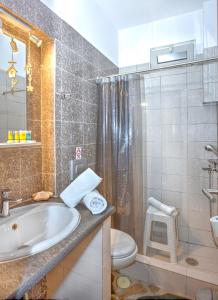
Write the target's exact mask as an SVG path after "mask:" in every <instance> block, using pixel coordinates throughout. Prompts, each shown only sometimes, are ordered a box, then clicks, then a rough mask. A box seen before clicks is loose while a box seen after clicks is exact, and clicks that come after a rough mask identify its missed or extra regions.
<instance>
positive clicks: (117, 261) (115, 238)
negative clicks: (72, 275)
mask: <svg viewBox="0 0 218 300" xmlns="http://www.w3.org/2000/svg"><path fill="white" fill-rule="evenodd" d="M137 252H138V247H137V245H136V242H135V241H134V239H133V238H132V237H131V236H130V235H128V234H127V233H125V232H123V231H120V230H117V229H111V258H112V267H113V269H116V270H119V269H122V268H125V267H127V266H129V265H130V264H132V263H133V262H134V261H135V257H136V254H137Z"/></svg>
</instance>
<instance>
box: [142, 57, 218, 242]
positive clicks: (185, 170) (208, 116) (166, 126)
mask: <svg viewBox="0 0 218 300" xmlns="http://www.w3.org/2000/svg"><path fill="white" fill-rule="evenodd" d="M210 67H211V68H214V69H215V70H218V64H217V63H213V64H210ZM205 68H208V66H206V65H205V66H204V67H203V66H202V65H199V66H191V67H183V68H179V69H171V70H168V71H162V72H156V73H151V74H149V75H145V103H144V104H145V105H146V106H144V107H143V120H144V135H143V139H144V172H146V174H147V177H146V181H145V193H146V198H147V197H148V196H154V197H157V199H159V200H161V201H163V202H164V203H166V204H169V205H174V206H176V207H177V208H178V210H179V237H180V240H182V241H188V242H190V243H194V244H200V245H204V246H211V247H213V246H214V244H213V241H212V236H211V234H210V222H209V217H210V216H209V201H208V200H207V199H206V198H205V196H204V195H203V194H202V191H201V190H202V188H204V187H208V173H207V172H205V171H203V170H202V167H207V165H208V162H207V159H208V158H212V157H214V156H213V155H212V154H211V153H208V152H206V151H205V150H204V146H205V145H206V144H212V145H214V146H215V147H216V146H217V106H216V104H210V105H209V104H207V105H204V104H203V100H204V95H205V93H206V90H205V89H204V86H203V77H204V76H205V75H204V74H205V72H204V69H205ZM208 97H209V95H208ZM215 177H216V175H215ZM216 180H217V179H216V178H214V184H215V187H217V181H216Z"/></svg>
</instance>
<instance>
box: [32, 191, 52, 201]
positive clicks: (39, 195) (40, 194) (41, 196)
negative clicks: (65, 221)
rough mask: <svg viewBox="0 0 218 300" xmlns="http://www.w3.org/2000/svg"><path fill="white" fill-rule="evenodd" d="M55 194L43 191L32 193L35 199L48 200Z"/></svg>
mask: <svg viewBox="0 0 218 300" xmlns="http://www.w3.org/2000/svg"><path fill="white" fill-rule="evenodd" d="M52 196H53V193H52V192H45V191H41V192H38V193H35V194H33V195H32V198H33V200H34V201H43V200H44V201H46V200H48V199H49V198H51V197H52Z"/></svg>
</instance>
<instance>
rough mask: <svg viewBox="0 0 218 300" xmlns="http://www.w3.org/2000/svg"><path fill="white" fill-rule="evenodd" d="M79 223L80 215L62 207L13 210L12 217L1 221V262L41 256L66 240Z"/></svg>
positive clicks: (34, 207) (43, 206)
mask: <svg viewBox="0 0 218 300" xmlns="http://www.w3.org/2000/svg"><path fill="white" fill-rule="evenodd" d="M79 223H80V214H79V212H78V211H77V210H76V209H75V208H68V207H67V206H66V205H65V204H62V203H54V202H53V203H43V204H31V205H26V206H22V207H19V208H14V209H12V210H11V215H10V216H9V217H7V218H2V219H0V241H1V243H0V262H6V261H11V260H15V259H20V258H23V257H26V256H32V255H34V254H36V253H39V252H42V251H44V250H46V249H48V248H50V247H51V246H53V245H55V244H57V243H58V242H60V241H61V240H63V239H64V238H66V237H67V236H68V235H69V234H70V233H72V232H73V231H74V230H75V229H76V227H77V226H78V225H79Z"/></svg>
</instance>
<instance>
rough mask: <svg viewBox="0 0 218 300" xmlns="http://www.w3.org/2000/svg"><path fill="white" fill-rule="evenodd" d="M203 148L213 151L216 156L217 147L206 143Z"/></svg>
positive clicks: (217, 154) (217, 153)
mask: <svg viewBox="0 0 218 300" xmlns="http://www.w3.org/2000/svg"><path fill="white" fill-rule="evenodd" d="M205 150H207V151H211V152H213V153H214V154H215V155H216V156H217V157H218V152H217V149H216V148H214V146H212V145H206V146H205Z"/></svg>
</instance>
